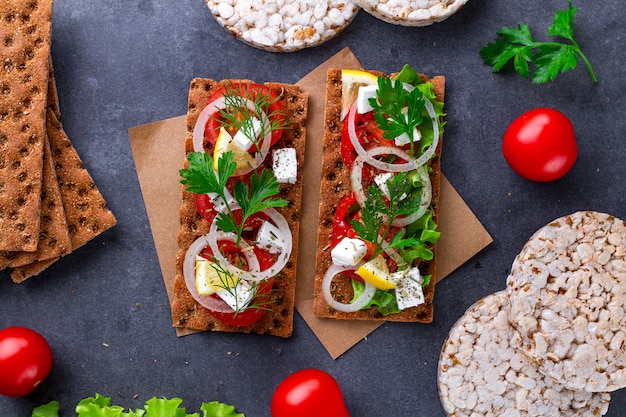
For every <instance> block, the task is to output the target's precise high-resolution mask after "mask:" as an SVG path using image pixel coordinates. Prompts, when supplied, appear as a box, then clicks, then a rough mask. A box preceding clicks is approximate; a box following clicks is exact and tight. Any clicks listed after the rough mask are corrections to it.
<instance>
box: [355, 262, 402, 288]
mask: <svg viewBox="0 0 626 417" xmlns="http://www.w3.org/2000/svg"><path fill="white" fill-rule="evenodd" d="M356 273H357V274H358V275H359V276H360V277H361V278H363V279H364V280H365V281H367V282H369V283H370V284H372V285H373V286H374V287H376V288H378V289H380V290H391V289H393V288H396V284H395V283H394V282H393V281H392V279H391V274H390V273H389V268H387V262H386V261H385V258H383V257H382V255H378V256H377V257H375V258H372V259H370V260H369V261H367V262H366V263H364V264H363V265H361V266H360V267H359V268H358V269H357V271H356Z"/></svg>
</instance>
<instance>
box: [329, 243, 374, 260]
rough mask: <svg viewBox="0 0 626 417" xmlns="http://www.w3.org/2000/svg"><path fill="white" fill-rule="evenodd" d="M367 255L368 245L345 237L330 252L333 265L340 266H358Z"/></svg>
mask: <svg viewBox="0 0 626 417" xmlns="http://www.w3.org/2000/svg"><path fill="white" fill-rule="evenodd" d="M366 253H367V245H366V244H365V242H363V241H362V240H361V239H357V238H351V237H344V238H343V239H341V241H340V242H339V243H338V244H337V245H336V246H335V247H334V248H333V249H332V250H331V251H330V255H331V257H332V260H333V263H334V264H335V265H340V266H356V264H358V263H359V262H361V260H362V259H363V257H365V254H366Z"/></svg>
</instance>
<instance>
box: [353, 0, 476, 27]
mask: <svg viewBox="0 0 626 417" xmlns="http://www.w3.org/2000/svg"><path fill="white" fill-rule="evenodd" d="M467 1H468V0H417V1H416V0H399V1H397V0H394V1H390V0H354V2H355V4H357V5H358V6H360V7H362V8H363V10H365V11H366V12H367V13H369V14H371V15H372V16H374V17H376V18H378V19H381V20H383V21H385V22H387V23H393V24H395V25H401V26H428V25H432V24H433V23H437V22H441V21H443V20H445V19H447V18H448V17H450V16H452V15H453V14H454V13H456V12H457V11H459V9H461V7H463V6H464V5H465V3H467Z"/></svg>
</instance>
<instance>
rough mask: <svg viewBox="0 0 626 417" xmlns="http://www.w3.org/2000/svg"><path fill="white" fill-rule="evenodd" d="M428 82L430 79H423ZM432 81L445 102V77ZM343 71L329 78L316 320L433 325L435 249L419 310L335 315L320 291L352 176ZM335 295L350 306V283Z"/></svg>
mask: <svg viewBox="0 0 626 417" xmlns="http://www.w3.org/2000/svg"><path fill="white" fill-rule="evenodd" d="M368 72H371V73H372V74H374V75H377V76H379V75H383V74H382V73H381V72H379V71H368ZM422 78H423V79H424V80H425V81H426V80H428V78H427V77H426V76H422ZM428 81H430V82H431V83H432V84H433V86H434V88H435V94H436V97H437V100H438V101H441V102H443V99H444V86H445V77H443V76H437V77H433V78H432V79H430V80H428ZM341 87H342V83H341V70H340V69H330V70H329V71H328V74H327V83H326V111H325V116H324V118H325V124H324V139H323V140H324V142H323V143H324V144H323V151H322V180H321V185H320V224H319V228H318V237H317V239H318V242H317V245H318V252H317V260H316V274H315V287H314V288H315V289H314V301H313V310H314V313H315V315H316V316H318V317H325V318H334V319H353V320H386V321H400V322H422V323H430V322H431V321H432V319H433V298H434V294H435V281H436V280H435V279H434V276H435V269H436V259H437V252H436V248H435V247H431V250H432V251H433V252H434V253H435V257H434V259H433V260H432V261H430V262H426V263H420V264H419V265H418V266H419V269H420V273H421V274H422V275H432V276H433V279H431V280H430V284H429V285H428V286H426V287H424V288H423V291H424V299H425V303H424V304H421V305H419V306H417V307H411V308H408V309H405V310H403V311H401V312H400V313H398V314H391V315H388V316H382V315H381V314H380V313H379V312H378V310H377V309H376V308H375V307H372V308H370V309H367V310H360V311H357V312H355V313H345V312H340V311H336V310H334V309H332V308H330V306H329V305H328V303H326V301H325V300H324V296H323V294H322V291H321V285H322V281H323V279H324V274H325V273H326V270H327V269H328V268H329V266H330V265H331V263H332V260H331V256H330V251H331V238H332V229H333V218H334V214H335V209H336V207H337V205H338V204H339V201H340V200H341V199H342V198H343V197H344V195H346V193H348V192H350V190H351V188H350V172H349V170H348V169H346V168H345V166H344V164H343V161H342V159H341V131H342V126H343V122H342V121H341V120H340V116H341V95H342V93H341V90H342V88H341ZM441 145H442V141H441V138H440V140H439V144H438V146H437V150H436V152H435V156H434V157H433V158H432V159H431V160H430V162H429V163H428V165H429V167H430V169H431V172H430V179H431V185H432V190H433V194H432V207H433V211H434V216H433V219H434V221H435V222H437V212H438V205H439V184H440V178H441V163H440V156H441ZM333 294H334V295H335V299H336V300H338V301H340V302H343V303H348V302H349V301H350V300H351V299H352V285H351V284H350V280H349V279H339V278H338V277H336V278H335V279H334V280H333Z"/></svg>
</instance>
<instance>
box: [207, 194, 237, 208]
mask: <svg viewBox="0 0 626 417" xmlns="http://www.w3.org/2000/svg"><path fill="white" fill-rule="evenodd" d="M224 194H225V195H226V201H224V199H223V198H222V197H220V195H219V194H217V193H208V194H207V195H208V196H209V200H211V202H212V203H213V206H214V209H215V211H217V212H222V211H226V207H231V208H235V207H237V202H236V201H235V198H234V197H233V196H232V195H231V194H230V192H228V190H227V189H224Z"/></svg>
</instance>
